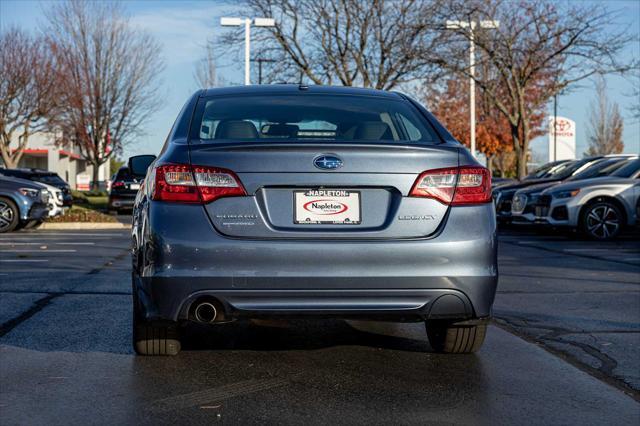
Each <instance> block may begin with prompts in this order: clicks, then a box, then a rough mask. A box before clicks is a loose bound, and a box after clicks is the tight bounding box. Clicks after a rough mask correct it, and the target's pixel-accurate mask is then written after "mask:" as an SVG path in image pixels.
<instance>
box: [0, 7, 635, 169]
mask: <svg viewBox="0 0 640 426" xmlns="http://www.w3.org/2000/svg"><path fill="white" fill-rule="evenodd" d="M51 1H55V0H49V1H38V0H21V1H17V0H0V28H1V29H3V30H4V29H5V28H7V27H8V26H11V25H16V26H18V27H20V28H23V29H26V30H29V31H37V29H38V25H39V24H40V23H41V22H42V21H43V13H42V10H43V8H46V7H47V6H48V5H49V3H50V2H51ZM575 1H577V0H575ZM238 4H239V2H231V1H223V0H217V1H216V0H211V1H205V0H202V1H150V0H147V1H133V0H130V1H125V2H124V5H125V7H126V9H127V10H128V12H129V13H130V15H131V22H132V23H133V24H134V25H136V26H139V27H141V28H143V29H145V30H146V31H148V32H150V33H151V34H152V35H153V36H154V37H156V39H157V40H158V41H159V42H160V43H161V45H162V46H163V56H164V59H165V62H166V69H165V70H164V72H163V73H162V75H161V76H160V78H161V79H162V86H161V87H162V88H161V90H160V93H159V96H161V97H162V99H164V103H163V107H162V109H161V110H159V111H158V112H157V113H156V114H154V115H153V116H152V117H150V118H149V122H148V123H147V124H146V126H145V135H144V136H142V137H141V138H140V140H139V141H136V143H135V144H132V145H131V146H129V147H126V148H125V155H126V156H128V155H133V154H142V153H154V154H155V153H157V152H158V151H159V150H160V147H161V146H162V143H163V142H164V139H165V137H166V135H167V133H168V131H169V129H170V127H171V125H172V124H173V121H174V119H175V116H176V115H177V113H178V112H179V110H180V108H181V107H182V105H183V104H184V102H185V101H186V99H187V97H188V96H189V95H190V94H192V93H193V92H194V91H195V90H196V88H197V86H196V83H195V81H194V78H193V71H194V67H195V65H196V63H197V62H198V60H199V59H200V58H201V57H202V56H203V55H204V46H205V44H206V41H207V39H211V38H215V37H216V36H219V35H220V34H221V33H222V31H223V30H222V28H221V27H220V26H219V22H220V17H221V16H234V12H235V11H237V10H238V8H239V6H238ZM607 4H608V5H609V6H610V7H611V8H612V9H616V10H620V12H621V13H620V19H619V22H618V23H617V25H622V26H629V30H630V31H632V32H633V33H634V34H635V35H636V36H637V37H639V38H640V1H636V0H629V1H623V0H620V1H613V0H609V1H607ZM217 53H218V54H224V52H222V51H219V52H217ZM625 54H627V55H630V56H635V57H640V43H635V44H633V45H632V46H629V48H628V49H627V51H626V52H625ZM243 66H244V63H243V61H242V60H241V58H237V57H226V58H225V57H221V58H220V60H219V61H218V67H219V69H218V72H219V73H220V75H221V76H222V77H223V78H224V79H225V81H227V82H229V83H230V84H240V83H242V81H243V75H244V74H243V72H244V71H243V69H244V68H243ZM607 85H608V89H609V97H610V99H611V100H615V101H616V102H618V103H619V104H620V107H621V108H622V112H623V114H624V115H625V131H624V141H625V152H627V153H640V122H639V121H638V120H635V121H634V120H632V119H631V117H629V115H630V113H629V110H628V107H629V106H630V105H631V104H632V103H633V102H634V101H635V102H638V100H637V99H635V100H634V99H633V98H632V97H631V96H630V95H631V93H632V84H631V83H630V82H629V81H628V80H627V79H625V78H622V77H617V76H610V77H607ZM594 97H595V90H594V88H593V84H592V82H591V81H584V82H583V83H582V84H581V86H580V87H575V88H574V89H573V90H572V91H571V92H570V93H568V94H566V95H564V96H561V97H559V105H558V114H559V115H562V116H566V117H569V118H571V119H573V120H575V121H576V124H577V126H576V127H577V148H576V152H577V153H578V154H581V153H582V152H584V151H585V150H586V147H587V141H586V124H587V116H588V105H589V103H590V101H591V100H592V99H594ZM552 108H553V106H552V105H551V104H550V105H549V113H550V114H552V113H553V109H552ZM532 149H533V150H534V151H535V153H536V155H537V156H540V157H542V158H546V153H547V137H546V136H545V137H541V138H538V139H536V140H534V141H533V142H532Z"/></svg>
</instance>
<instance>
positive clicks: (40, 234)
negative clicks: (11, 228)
mask: <svg viewBox="0 0 640 426" xmlns="http://www.w3.org/2000/svg"><path fill="white" fill-rule="evenodd" d="M129 233H130V232H127V231H124V230H123V232H119V233H104V234H103V233H100V234H98V233H80V232H37V233H36V232H34V233H25V234H19V233H18V234H13V235H11V236H8V235H7V236H6V237H4V238H0V239H5V240H6V239H12V238H22V237H31V238H39V237H69V236H71V237H122V236H123V235H128V234H129Z"/></svg>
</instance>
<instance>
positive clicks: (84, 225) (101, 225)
mask: <svg viewBox="0 0 640 426" xmlns="http://www.w3.org/2000/svg"><path fill="white" fill-rule="evenodd" d="M38 229H43V230H65V229H66V230H77V229H131V225H127V224H124V223H120V222H58V223H43V224H42V225H40V227H39V228H38Z"/></svg>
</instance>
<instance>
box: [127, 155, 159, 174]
mask: <svg viewBox="0 0 640 426" xmlns="http://www.w3.org/2000/svg"><path fill="white" fill-rule="evenodd" d="M155 159H156V156H155V155H136V156H135V157H129V161H128V163H127V166H128V167H129V173H131V174H132V175H133V176H134V177H145V176H146V175H147V169H148V168H149V166H150V165H151V163H153V162H154V161H155Z"/></svg>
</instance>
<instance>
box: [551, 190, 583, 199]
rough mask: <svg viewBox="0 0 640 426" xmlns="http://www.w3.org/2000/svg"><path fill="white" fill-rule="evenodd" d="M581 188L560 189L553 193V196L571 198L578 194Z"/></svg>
mask: <svg viewBox="0 0 640 426" xmlns="http://www.w3.org/2000/svg"><path fill="white" fill-rule="evenodd" d="M579 192H580V190H579V189H572V190H571V191H560V192H556V193H554V194H553V198H571V197H575V196H576V195H578V193H579Z"/></svg>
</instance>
